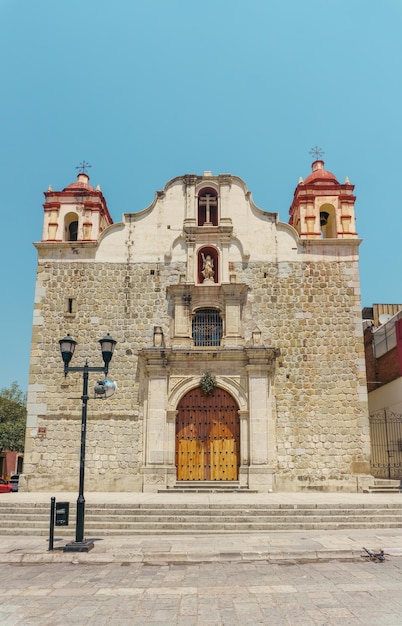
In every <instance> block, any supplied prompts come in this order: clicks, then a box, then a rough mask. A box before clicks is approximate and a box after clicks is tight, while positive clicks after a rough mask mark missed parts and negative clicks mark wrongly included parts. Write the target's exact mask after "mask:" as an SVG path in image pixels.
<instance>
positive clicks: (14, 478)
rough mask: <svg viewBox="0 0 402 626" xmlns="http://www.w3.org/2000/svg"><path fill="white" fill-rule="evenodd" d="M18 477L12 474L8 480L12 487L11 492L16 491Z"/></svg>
mask: <svg viewBox="0 0 402 626" xmlns="http://www.w3.org/2000/svg"><path fill="white" fill-rule="evenodd" d="M19 479H20V477H19V475H18V474H13V475H12V476H10V480H9V483H10V485H11V487H12V490H13V491H18V481H19Z"/></svg>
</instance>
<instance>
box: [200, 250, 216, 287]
mask: <svg viewBox="0 0 402 626" xmlns="http://www.w3.org/2000/svg"><path fill="white" fill-rule="evenodd" d="M197 282H198V283H199V284H203V285H211V284H213V283H218V282H219V254H218V251H217V250H216V248H213V247H212V246H204V247H203V248H201V249H200V250H199V251H198V255H197Z"/></svg>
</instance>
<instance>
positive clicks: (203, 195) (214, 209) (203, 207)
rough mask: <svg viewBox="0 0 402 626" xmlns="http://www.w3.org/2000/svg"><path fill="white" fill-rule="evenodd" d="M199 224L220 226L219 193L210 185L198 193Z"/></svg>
mask: <svg viewBox="0 0 402 626" xmlns="http://www.w3.org/2000/svg"><path fill="white" fill-rule="evenodd" d="M198 226H218V194H217V192H216V191H215V189H211V188H209V187H207V188H204V189H201V191H200V193H199V194H198Z"/></svg>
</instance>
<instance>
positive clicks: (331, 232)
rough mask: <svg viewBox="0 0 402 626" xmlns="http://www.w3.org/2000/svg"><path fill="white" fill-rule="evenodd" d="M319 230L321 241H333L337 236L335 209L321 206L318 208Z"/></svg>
mask: <svg viewBox="0 0 402 626" xmlns="http://www.w3.org/2000/svg"><path fill="white" fill-rule="evenodd" d="M320 228H321V236H322V238H323V239H335V238H336V236H337V228H336V215H335V207H334V206H333V205H332V204H323V205H322V206H321V207H320Z"/></svg>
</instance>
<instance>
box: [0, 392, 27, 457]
mask: <svg viewBox="0 0 402 626" xmlns="http://www.w3.org/2000/svg"><path fill="white" fill-rule="evenodd" d="M26 417H27V409H26V394H25V393H23V391H21V389H20V388H19V386H18V384H17V383H16V382H14V383H12V384H11V387H9V388H6V387H4V388H3V389H0V450H12V451H17V452H23V451H24V438H25V424H26Z"/></svg>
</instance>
